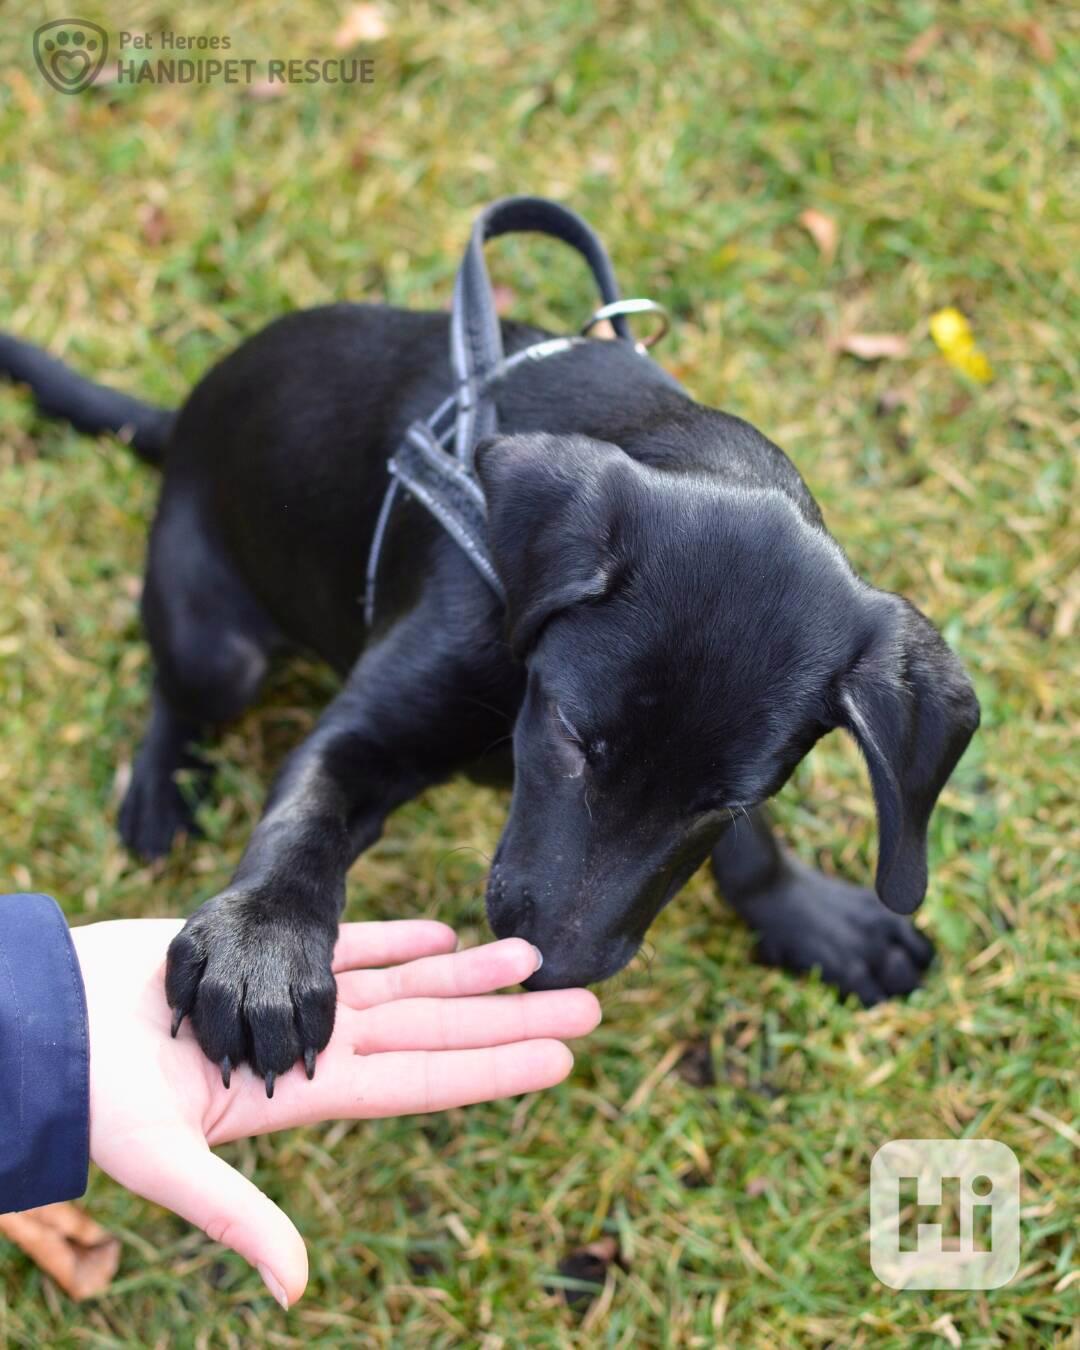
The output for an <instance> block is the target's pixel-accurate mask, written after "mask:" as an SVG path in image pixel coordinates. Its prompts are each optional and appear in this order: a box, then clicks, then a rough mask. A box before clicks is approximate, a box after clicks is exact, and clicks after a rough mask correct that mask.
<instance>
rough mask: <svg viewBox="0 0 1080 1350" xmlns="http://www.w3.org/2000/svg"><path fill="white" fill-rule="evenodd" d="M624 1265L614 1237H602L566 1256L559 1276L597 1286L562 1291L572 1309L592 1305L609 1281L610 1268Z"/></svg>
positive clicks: (562, 1261)
mask: <svg viewBox="0 0 1080 1350" xmlns="http://www.w3.org/2000/svg"><path fill="white" fill-rule="evenodd" d="M613 1261H614V1262H617V1263H618V1264H620V1265H621V1264H622V1258H621V1256H620V1254H619V1244H618V1243H617V1242H616V1241H615V1239H614V1238H613V1237H602V1238H599V1239H598V1240H597V1241H596V1242H590V1243H589V1244H588V1245H587V1246H585V1247H579V1248H578V1249H577V1251H573V1252H571V1253H570V1254H569V1255H568V1256H564V1257H563V1259H562V1260H561V1261H560V1262H559V1274H560V1275H562V1276H563V1277H564V1278H565V1279H568V1280H581V1281H582V1283H586V1284H593V1285H596V1286H597V1289H596V1291H593V1290H591V1289H562V1290H561V1291H560V1292H561V1293H562V1296H563V1298H564V1299H565V1300H566V1302H567V1303H568V1304H569V1306H570V1307H571V1308H581V1307H583V1306H584V1305H585V1304H587V1303H591V1302H592V1301H593V1298H594V1297H595V1294H596V1293H597V1292H599V1288H600V1286H602V1285H603V1283H604V1281H605V1279H607V1272H608V1267H609V1266H610V1265H611V1264H612V1262H613Z"/></svg>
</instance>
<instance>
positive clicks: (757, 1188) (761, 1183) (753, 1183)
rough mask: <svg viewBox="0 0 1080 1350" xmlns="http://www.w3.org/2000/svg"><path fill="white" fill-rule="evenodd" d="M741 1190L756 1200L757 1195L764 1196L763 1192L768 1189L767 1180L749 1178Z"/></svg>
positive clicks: (764, 1178)
mask: <svg viewBox="0 0 1080 1350" xmlns="http://www.w3.org/2000/svg"><path fill="white" fill-rule="evenodd" d="M743 1189H744V1190H745V1191H746V1194H747V1195H749V1196H751V1197H752V1198H756V1197H757V1196H759V1195H764V1194H765V1192H766V1191H767V1190H768V1189H769V1178H768V1177H751V1178H750V1179H749V1180H748V1181H747V1183H746V1185H745V1186H744V1187H743Z"/></svg>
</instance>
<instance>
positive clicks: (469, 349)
mask: <svg viewBox="0 0 1080 1350" xmlns="http://www.w3.org/2000/svg"><path fill="white" fill-rule="evenodd" d="M516 231H522V232H525V231H528V232H530V233H535V234H547V235H550V236H551V237H552V238H554V239H561V240H562V241H563V243H564V244H569V245H570V246H571V248H575V249H577V251H578V252H579V253H580V254H581V255H582V257H583V258H584V259H585V261H586V262H587V263H588V264H589V268H590V269H591V271H592V274H593V276H594V277H595V278H596V284H597V286H598V287H599V288H600V295H601V297H602V299H603V302H604V304H605V306H607V305H614V304H615V303H616V302H617V301H618V300H619V285H618V282H617V281H616V280H615V271H614V268H613V267H612V265H611V259H610V258H609V257H608V254H607V250H606V249H605V248H604V246H603V244H602V243H601V242H600V240H599V238H598V237H597V235H596V234H595V233H594V231H593V230H592V229H591V228H590V227H589V226H588V225H587V224H586V223H585V221H584V220H582V218H581V217H580V216H579V215H577V214H576V212H574V211H571V210H569V209H568V208H567V207H565V206H560V205H559V204H558V202H553V201H550V200H548V199H547V198H546V197H503V198H501V199H500V200H499V201H497V202H492V204H491V205H490V206H488V207H486V208H485V209H484V210H483V211H482V212H481V213H480V215H479V216H478V217H477V219H476V222H475V224H474V225H473V229H472V235H471V236H470V238H469V246H468V248H467V249H466V250H465V257H464V259H463V261H462V264H461V267H460V269H459V270H458V274H457V280H456V282H455V283H454V305H453V311H452V313H451V316H450V359H451V362H452V364H453V368H454V376H455V378H456V380H457V390H456V393H457V401H458V402H457V424H456V428H455V432H454V453H455V454H456V456H457V459H458V461H459V463H461V464H462V465H464V466H465V468H466V469H467V470H470V471H471V469H472V465H473V454H474V450H475V447H476V443H477V441H479V440H480V439H481V438H482V437H484V436H490V435H491V434H492V433H493V432H494V431H495V400H494V398H493V397H492V395H491V393H490V392H489V391H488V390H487V388H486V387H485V386H486V383H487V380H488V377H489V376H490V375H491V374H492V372H493V371H495V370H496V369H497V367H498V366H499V364H500V363H501V361H502V360H503V345H502V332H501V330H500V328H499V316H498V314H497V312H496V309H495V297H494V295H493V294H492V290H491V278H490V277H489V276H488V271H487V267H486V265H485V263H484V245H485V243H486V242H487V241H488V240H489V239H495V238H497V237H498V236H499V235H500V234H511V233H514V232H516ZM611 325H612V327H613V328H614V329H615V332H616V334H617V335H618V336H619V337H620V338H623V339H624V340H625V341H627V342H632V341H633V338H632V336H631V333H630V329H629V328H628V327H627V323H626V316H625V314H624V313H621V312H615V313H613V314H612V316H611Z"/></svg>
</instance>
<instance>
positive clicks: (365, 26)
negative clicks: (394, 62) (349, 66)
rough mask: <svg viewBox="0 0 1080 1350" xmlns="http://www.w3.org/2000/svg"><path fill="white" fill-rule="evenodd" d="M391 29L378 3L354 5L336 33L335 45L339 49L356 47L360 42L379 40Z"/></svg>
mask: <svg viewBox="0 0 1080 1350" xmlns="http://www.w3.org/2000/svg"><path fill="white" fill-rule="evenodd" d="M389 31H390V25H389V24H388V23H387V22H386V19H385V18H384V17H383V12H382V10H381V9H380V8H379V6H378V5H353V7H352V8H351V9H350V10H349V12H348V13H347V14H346V15H345V17H344V19H342V21H341V27H340V28H339V29H338V30H337V32H336V33H335V34H334V46H335V47H337V48H338V50H339V51H341V50H344V49H345V48H346V47H355V46H356V44H357V43H358V42H379V41H380V40H381V39H382V38H384V37H386V35H387V33H389Z"/></svg>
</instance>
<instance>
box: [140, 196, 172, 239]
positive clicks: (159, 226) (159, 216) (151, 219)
mask: <svg viewBox="0 0 1080 1350" xmlns="http://www.w3.org/2000/svg"><path fill="white" fill-rule="evenodd" d="M139 228H140V229H141V230H142V237H143V238H144V239H145V240H146V242H147V243H148V244H149V245H150V247H151V248H157V246H158V245H159V244H163V243H165V242H167V241H168V240H169V239H171V238H172V233H173V228H172V221H171V220H170V219H169V217H168V214H167V213H166V212H165V210H164V208H162V207H160V206H155V205H154V204H153V203H152V202H144V203H143V204H142V206H140V207H139Z"/></svg>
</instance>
